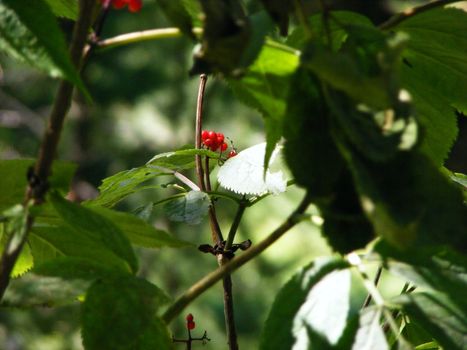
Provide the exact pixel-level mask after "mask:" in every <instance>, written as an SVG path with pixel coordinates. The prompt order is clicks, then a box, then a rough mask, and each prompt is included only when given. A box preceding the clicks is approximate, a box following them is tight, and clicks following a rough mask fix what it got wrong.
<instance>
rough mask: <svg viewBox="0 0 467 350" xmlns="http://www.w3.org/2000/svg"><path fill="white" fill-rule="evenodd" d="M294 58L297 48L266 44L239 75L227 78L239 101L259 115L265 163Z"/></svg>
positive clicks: (277, 136)
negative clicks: (262, 125)
mask: <svg viewBox="0 0 467 350" xmlns="http://www.w3.org/2000/svg"><path fill="white" fill-rule="evenodd" d="M298 61H299V59H298V52H297V51H295V50H292V49H289V48H287V47H286V46H284V47H282V46H280V45H277V46H269V45H266V46H264V47H263V49H262V50H261V52H260V54H259V56H258V58H257V59H256V61H255V62H254V63H253V64H252V65H251V66H250V67H249V68H248V70H247V72H246V74H245V75H244V76H243V77H242V78H241V79H239V80H235V79H230V80H229V81H228V82H229V85H230V87H231V88H232V90H233V92H234V93H235V95H236V96H237V97H238V98H239V99H240V100H241V101H242V102H243V103H245V104H247V105H248V106H250V107H252V108H254V109H257V110H258V111H259V112H260V113H261V114H262V115H263V118H264V122H265V126H266V140H267V148H266V155H265V159H264V160H265V163H264V164H268V163H269V159H270V157H271V154H272V151H273V150H274V148H275V146H276V143H277V142H278V141H279V139H280V138H281V136H282V124H283V122H284V119H285V111H286V97H287V95H288V93H289V81H290V78H291V76H292V74H293V72H294V71H295V69H296V68H297V66H298Z"/></svg>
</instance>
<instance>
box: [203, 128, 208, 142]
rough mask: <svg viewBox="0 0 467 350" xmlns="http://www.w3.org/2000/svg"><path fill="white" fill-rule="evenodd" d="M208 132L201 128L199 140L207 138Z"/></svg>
mask: <svg viewBox="0 0 467 350" xmlns="http://www.w3.org/2000/svg"><path fill="white" fill-rule="evenodd" d="M208 134H209V132H208V131H207V130H203V132H202V133H201V140H203V141H205V140H207V139H208V138H209V136H208Z"/></svg>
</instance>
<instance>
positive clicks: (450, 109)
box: [391, 8, 467, 164]
mask: <svg viewBox="0 0 467 350" xmlns="http://www.w3.org/2000/svg"><path fill="white" fill-rule="evenodd" d="M391 30H396V31H401V32H403V33H407V34H408V35H409V38H410V40H409V42H408V48H407V50H406V51H405V52H404V54H403V60H402V61H401V67H400V79H401V81H402V83H403V84H404V86H405V87H406V88H407V89H408V90H409V91H410V94H411V95H412V97H413V101H414V104H415V107H416V109H417V112H418V113H417V115H418V116H417V119H418V120H419V122H420V123H421V124H422V126H423V129H424V132H425V135H424V138H423V150H424V152H425V153H426V154H427V155H429V156H430V157H431V158H432V159H433V160H434V161H435V162H436V164H441V163H442V161H443V160H444V159H445V158H446V156H447V154H448V151H449V149H450V148H451V146H452V144H453V142H454V140H455V138H456V136H457V123H456V115H455V110H456V109H459V110H461V111H464V112H466V111H467V102H466V99H465V94H464V91H465V90H466V89H467V70H466V67H467V57H466V56H465V54H464V53H465V52H466V51H467V37H466V36H465V35H464V33H465V32H467V13H466V12H464V11H462V10H459V9H453V8H444V9H443V8H437V9H433V10H431V11H425V12H423V13H420V14H418V15H417V16H412V17H410V18H408V19H407V20H405V21H402V22H401V23H400V24H398V25H397V26H396V27H394V28H391Z"/></svg>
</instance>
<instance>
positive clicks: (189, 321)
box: [186, 314, 196, 331]
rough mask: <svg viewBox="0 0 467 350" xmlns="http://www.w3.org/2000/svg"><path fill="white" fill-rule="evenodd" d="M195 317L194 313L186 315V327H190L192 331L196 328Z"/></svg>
mask: <svg viewBox="0 0 467 350" xmlns="http://www.w3.org/2000/svg"><path fill="white" fill-rule="evenodd" d="M193 319H194V317H193V315H192V314H188V315H187V316H186V328H187V329H189V330H190V331H191V330H193V329H195V326H196V324H195V322H194V321H193Z"/></svg>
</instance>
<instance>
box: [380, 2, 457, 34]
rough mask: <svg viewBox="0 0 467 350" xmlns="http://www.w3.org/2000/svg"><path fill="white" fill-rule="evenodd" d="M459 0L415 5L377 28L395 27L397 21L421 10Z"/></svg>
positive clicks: (399, 21) (401, 20)
mask: <svg viewBox="0 0 467 350" xmlns="http://www.w3.org/2000/svg"><path fill="white" fill-rule="evenodd" d="M460 1H461V0H439V1H433V2H430V3H428V4H425V5H421V6H417V7H413V8H410V9H408V10H405V11H403V12H401V13H399V14H397V15H395V16H393V17H391V18H389V19H388V20H387V21H386V22H384V23H382V24H381V25H380V26H379V28H380V29H390V28H392V27H395V26H396V25H398V24H399V23H401V22H403V21H405V20H406V19H409V18H411V17H413V16H416V15H418V14H420V13H422V12H425V11H428V10H431V9H434V8H436V7H440V6H445V5H449V4H452V3H455V2H460Z"/></svg>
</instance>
